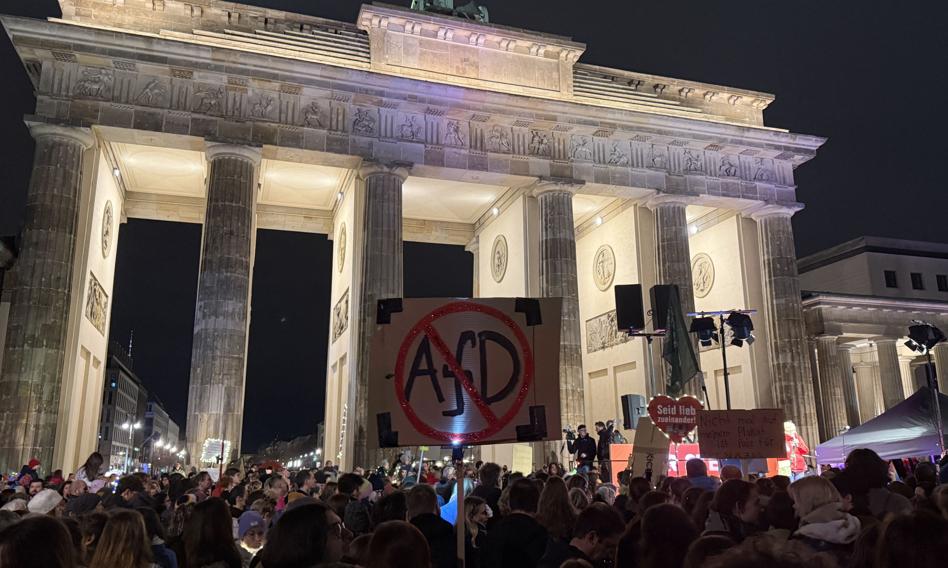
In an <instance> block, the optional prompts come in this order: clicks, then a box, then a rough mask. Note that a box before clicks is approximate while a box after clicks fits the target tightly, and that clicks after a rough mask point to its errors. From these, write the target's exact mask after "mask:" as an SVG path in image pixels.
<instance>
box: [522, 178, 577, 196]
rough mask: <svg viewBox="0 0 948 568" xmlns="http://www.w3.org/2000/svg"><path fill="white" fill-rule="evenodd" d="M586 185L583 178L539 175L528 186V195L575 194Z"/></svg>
mask: <svg viewBox="0 0 948 568" xmlns="http://www.w3.org/2000/svg"><path fill="white" fill-rule="evenodd" d="M584 185H586V181H585V180H581V179H573V178H557V177H541V178H539V179H537V181H536V182H535V183H534V184H533V185H532V186H530V189H529V195H532V196H533V197H540V196H541V195H543V194H544V193H569V194H570V195H576V193H577V192H579V189H580V188H581V187H583V186H584Z"/></svg>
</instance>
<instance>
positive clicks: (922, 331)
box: [905, 320, 945, 353]
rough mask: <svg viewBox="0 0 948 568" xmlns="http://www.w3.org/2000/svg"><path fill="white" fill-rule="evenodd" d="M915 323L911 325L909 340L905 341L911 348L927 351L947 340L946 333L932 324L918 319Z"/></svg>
mask: <svg viewBox="0 0 948 568" xmlns="http://www.w3.org/2000/svg"><path fill="white" fill-rule="evenodd" d="M913 323H914V325H911V326H909V340H908V341H906V342H905V346H906V347H908V348H909V349H911V350H913V351H917V352H919V353H926V352H928V351H930V350H931V348H932V347H934V346H935V345H937V344H938V343H941V342H942V341H944V340H945V334H944V333H943V332H942V331H941V330H940V329H938V328H937V327H935V326H933V325H932V324H930V323H925V322H923V321H918V320H913Z"/></svg>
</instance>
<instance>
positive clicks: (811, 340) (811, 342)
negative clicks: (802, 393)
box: [806, 337, 831, 440]
mask: <svg viewBox="0 0 948 568" xmlns="http://www.w3.org/2000/svg"><path fill="white" fill-rule="evenodd" d="M806 354H807V358H808V359H809V363H810V376H811V377H813V392H814V393H820V392H821V390H820V366H819V363H817V360H816V338H815V337H807V339H806ZM813 402H814V403H815V406H816V425H817V430H818V431H819V434H820V438H819V439H820V440H828V439H829V438H830V437H831V436H827V435H826V432H827V429H826V421H825V420H824V419H823V416H825V414H824V413H823V397H822V396H815V397H813Z"/></svg>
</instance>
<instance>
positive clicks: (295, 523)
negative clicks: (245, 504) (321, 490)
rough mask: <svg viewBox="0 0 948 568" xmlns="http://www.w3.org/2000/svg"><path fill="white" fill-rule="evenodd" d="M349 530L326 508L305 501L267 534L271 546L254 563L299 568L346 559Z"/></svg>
mask: <svg viewBox="0 0 948 568" xmlns="http://www.w3.org/2000/svg"><path fill="white" fill-rule="evenodd" d="M345 537H346V529H345V528H344V527H343V523H342V519H340V518H339V516H338V515H336V513H334V512H333V511H332V509H330V508H329V507H327V506H326V505H325V504H323V503H320V502H317V501H305V502H303V504H302V505H299V506H294V507H292V508H290V509H289V510H288V511H286V512H285V513H284V514H283V515H282V516H280V519H279V520H278V521H277V522H276V524H275V525H274V526H273V528H272V529H270V532H269V533H267V542H266V544H264V546H263V548H262V549H261V550H260V552H259V553H258V554H257V556H256V557H255V559H254V561H253V562H251V566H253V565H254V562H258V564H257V565H258V566H261V567H262V568H299V567H310V566H317V565H319V564H323V563H326V564H329V563H332V562H338V561H339V560H340V559H342V555H343V551H344V548H345V542H344V538H345Z"/></svg>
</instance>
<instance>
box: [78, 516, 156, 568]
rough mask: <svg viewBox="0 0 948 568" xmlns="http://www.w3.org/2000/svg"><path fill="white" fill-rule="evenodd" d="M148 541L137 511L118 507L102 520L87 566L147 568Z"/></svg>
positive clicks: (149, 561) (149, 558)
mask: <svg viewBox="0 0 948 568" xmlns="http://www.w3.org/2000/svg"><path fill="white" fill-rule="evenodd" d="M151 565H152V563H151V543H149V542H148V537H147V533H146V531H145V521H144V519H142V516H141V515H140V514H139V513H138V511H131V510H120V511H116V512H114V513H112V514H111V515H110V516H109V520H108V521H107V522H106V523H105V529H104V530H103V531H102V537H101V538H100V539H99V544H98V546H96V549H95V554H94V555H93V556H92V562H90V563H89V568H149V567H150V566H151Z"/></svg>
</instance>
